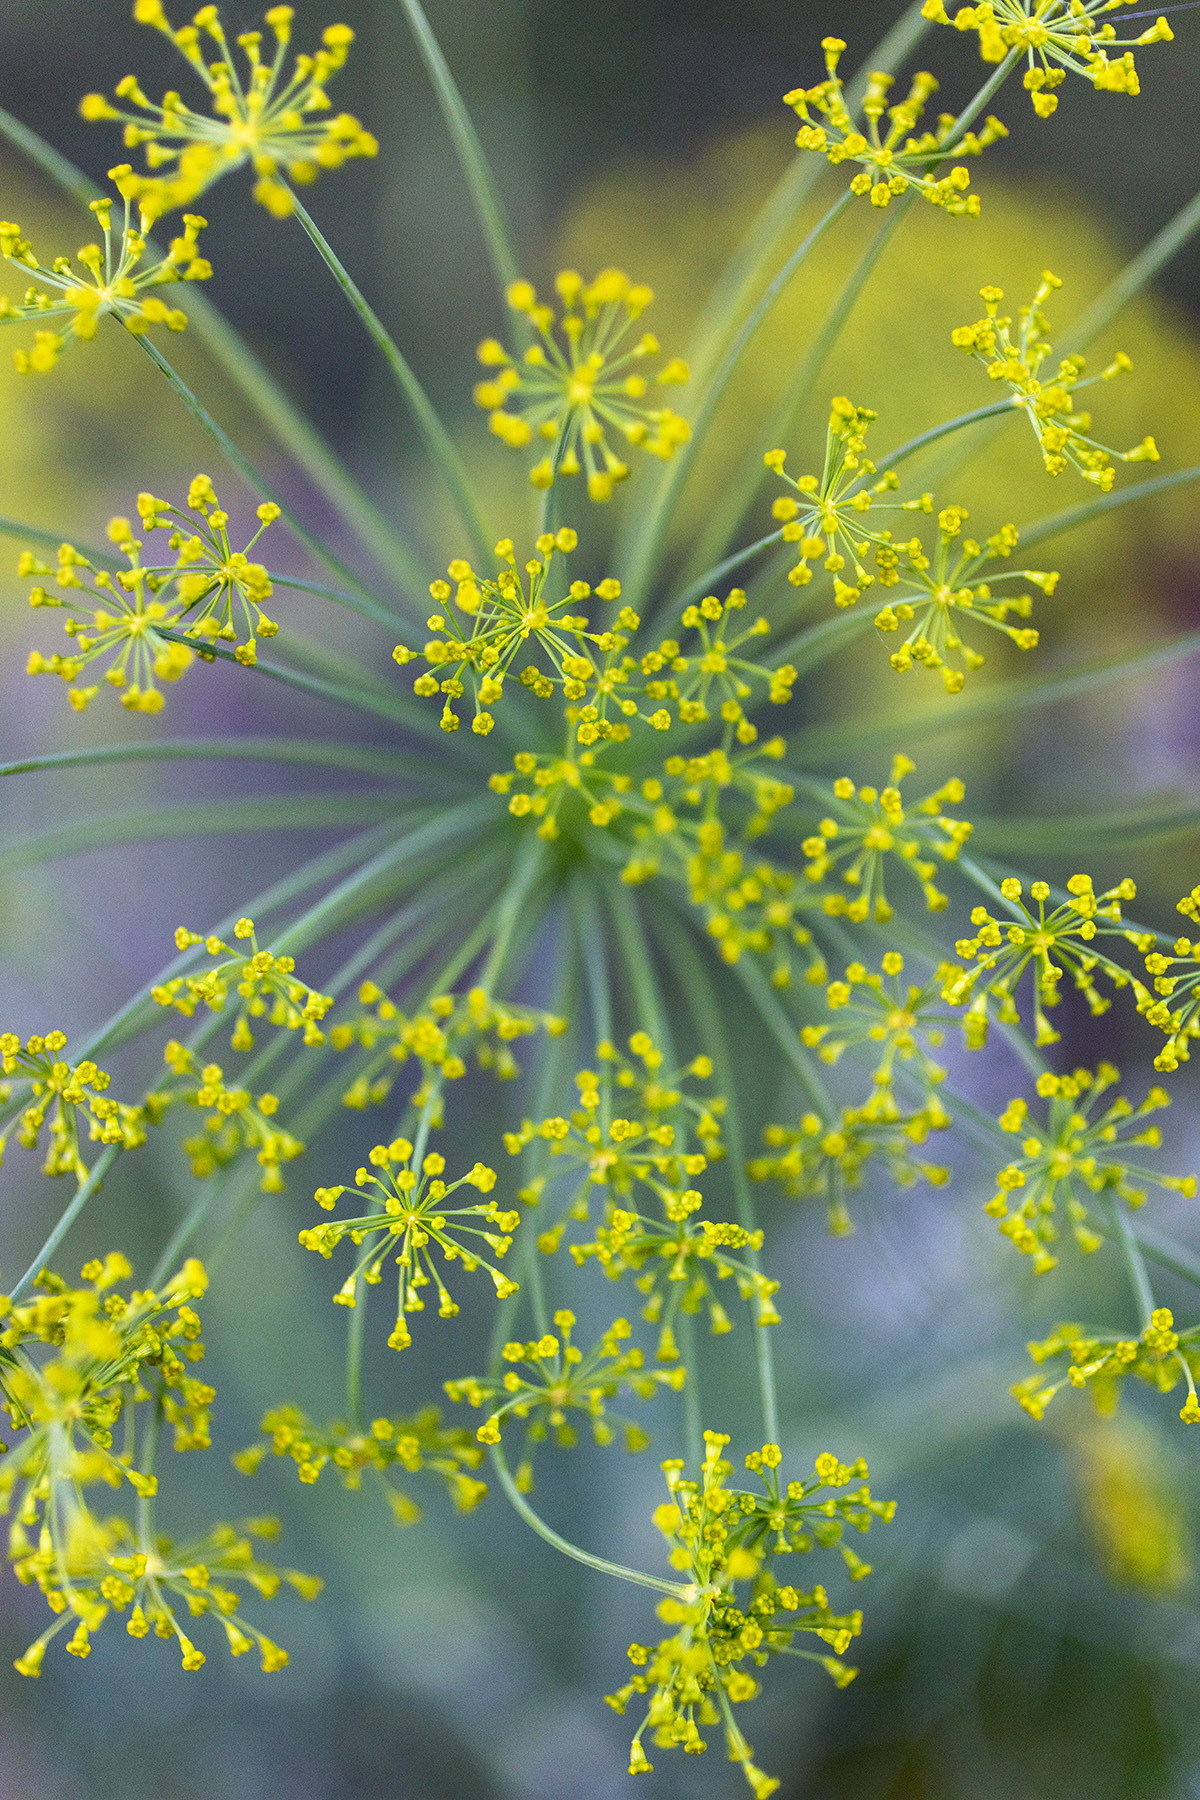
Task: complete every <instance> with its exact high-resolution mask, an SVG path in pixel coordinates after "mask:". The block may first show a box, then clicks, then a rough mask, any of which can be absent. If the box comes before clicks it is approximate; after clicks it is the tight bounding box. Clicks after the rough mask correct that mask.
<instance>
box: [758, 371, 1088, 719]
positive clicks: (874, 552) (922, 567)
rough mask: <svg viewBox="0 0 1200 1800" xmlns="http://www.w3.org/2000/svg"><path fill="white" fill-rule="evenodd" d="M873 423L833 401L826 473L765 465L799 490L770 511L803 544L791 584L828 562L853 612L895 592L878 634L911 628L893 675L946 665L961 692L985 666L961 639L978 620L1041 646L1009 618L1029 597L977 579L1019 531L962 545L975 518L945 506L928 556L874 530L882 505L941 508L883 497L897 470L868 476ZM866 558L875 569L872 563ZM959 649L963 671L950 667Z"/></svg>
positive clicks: (775, 454)
mask: <svg viewBox="0 0 1200 1800" xmlns="http://www.w3.org/2000/svg"><path fill="white" fill-rule="evenodd" d="M875 418H876V414H875V413H873V412H872V411H871V410H870V408H869V407H863V406H855V405H854V403H853V402H852V401H850V400H847V399H845V398H844V397H838V398H837V399H835V400H834V402H833V407H832V410H831V413H830V419H829V425H828V428H827V431H826V443H825V463H824V467H823V469H822V472H821V475H820V476H819V477H818V476H816V475H801V476H795V477H794V476H792V475H789V474H788V472H787V469H786V467H785V464H786V462H787V452H786V451H784V450H768V451H767V453H766V456H765V458H764V460H765V462H766V465H767V467H768V468H769V469H770V470H772V472H773V473H774V474H776V475H777V476H778V477H779V478H780V480H781V481H784V482H786V483H787V485H788V486H789V487H790V488H792V490H793V493H792V494H785V495H782V496H780V498H779V499H777V500H776V501H775V502H774V504H773V506H772V509H771V510H772V515H773V517H774V518H776V519H778V520H780V521H781V530H780V536H781V538H782V539H783V541H784V543H787V544H795V545H796V546H797V549H798V552H799V561H798V562H797V563H796V564H795V566H794V567H793V568H792V569H791V570H790V571H789V573H788V580H789V581H790V582H791V583H792V585H793V586H794V587H806V586H807V585H808V583H809V582H810V581H811V580H812V578H813V565H814V564H815V563H816V562H818V561H820V562H821V563H822V566H823V567H824V568H825V569H826V570H827V571H828V572H829V573H830V574H831V575H832V576H833V598H834V602H835V604H836V605H837V606H839V607H849V606H854V605H855V604H856V602H857V601H859V600H860V599H861V598H862V596H863V595H864V594H865V593H866V592H867V591H868V590H869V589H870V588H873V587H874V586H875V585H876V583H878V584H879V587H880V589H884V590H889V592H888V593H886V594H885V593H881V594H880V596H879V598H878V601H877V610H876V613H875V625H876V628H877V629H878V630H879V631H881V632H884V633H891V632H893V631H896V630H898V629H899V627H900V626H901V625H905V626H907V627H908V630H907V633H906V636H905V638H904V642H903V643H902V645H901V647H900V649H899V650H897V651H895V652H894V653H893V655H892V659H891V661H892V667H893V669H895V670H896V671H897V673H899V674H904V673H906V672H907V671H908V670H909V669H911V668H912V667H913V666H914V664H916V665H918V666H920V667H923V668H927V669H938V670H940V671H941V674H942V680H943V682H944V683H945V686H946V691H947V692H948V693H951V694H957V693H959V692H960V691H961V689H962V686H963V683H964V681H965V679H966V672H967V671H969V670H973V669H978V668H981V667H982V665H983V662H984V658H983V656H982V654H981V653H980V652H979V651H978V650H976V649H975V648H974V647H973V646H970V645H967V644H965V643H964V642H963V637H962V632H963V629H964V627H965V626H966V625H967V624H968V623H969V622H970V621H971V620H972V619H977V620H978V621H979V622H980V623H981V624H985V625H987V626H989V627H990V628H991V629H993V630H997V631H1000V632H1002V633H1003V634H1004V635H1005V636H1007V637H1008V638H1010V639H1011V640H1012V642H1013V643H1014V644H1016V646H1017V648H1018V649H1020V650H1032V649H1033V648H1034V646H1035V645H1036V643H1037V641H1038V634H1037V632H1036V631H1033V630H1031V629H1030V628H1029V627H1027V626H1016V625H1010V624H1009V623H1008V616H1009V614H1010V613H1012V614H1014V615H1015V616H1016V617H1017V618H1020V619H1027V618H1028V617H1029V614H1030V610H1031V601H1030V599H1029V596H1028V595H1027V594H1021V595H1014V596H1005V597H1003V598H995V597H994V596H993V594H992V590H991V586H990V584H989V582H988V581H980V580H979V579H978V577H979V576H980V575H981V574H982V573H988V572H989V570H988V565H989V564H992V563H995V562H998V561H1002V560H1007V559H1009V558H1010V557H1011V555H1012V552H1013V550H1014V549H1015V548H1016V545H1017V542H1018V538H1019V534H1018V532H1017V529H1016V526H1015V525H1004V526H1002V527H1001V528H1000V530H999V531H998V532H995V533H993V535H992V536H991V537H989V538H988V539H987V541H986V542H985V543H984V544H980V543H978V542H977V541H976V540H975V539H974V538H965V539H963V541H962V543H961V545H960V544H959V543H958V540H959V538H960V536H961V533H962V528H963V526H964V525H965V524H966V521H967V517H968V515H967V512H966V509H965V508H964V507H961V506H946V507H943V508H942V510H941V511H940V512H939V513H938V516H937V524H938V536H937V539H936V541H935V543H934V545H933V547H932V549H930V550H927V549H926V548H925V546H924V545H923V544H922V541H921V539H920V537H918V536H913V537H911V538H908V539H904V538H901V537H897V536H896V534H895V533H894V532H892V531H891V530H890V529H876V528H872V527H870V526H868V525H867V523H866V515H867V514H868V513H870V512H872V511H874V512H875V514H876V515H878V512H879V511H880V509H881V508H882V509H883V510H885V511H900V512H907V513H926V514H928V513H931V512H932V511H933V495H932V494H923V495H921V496H920V497H919V498H917V499H914V500H905V501H902V502H888V501H886V500H881V498H880V496H882V495H885V494H888V493H890V492H893V491H894V490H895V489H896V488H897V487H898V486H899V477H898V476H897V475H896V473H895V471H894V470H889V471H886V472H885V473H884V474H883V475H882V476H880V477H879V479H878V480H877V481H874V482H871V481H870V480H869V477H870V476H872V475H874V474H875V472H876V465H875V463H874V462H872V461H871V459H870V458H869V457H868V456H867V455H866V439H867V431H868V429H869V427H870V425H871V424H872V423H873V422H874V420H875ZM868 562H871V563H873V565H874V566H873V568H868V567H867V566H866V564H867V563H868ZM990 578H991V580H1001V581H1014V580H1016V581H1030V582H1032V583H1033V584H1034V585H1035V586H1036V587H1040V588H1041V589H1042V591H1043V592H1044V593H1046V594H1052V593H1053V592H1054V589H1055V587H1056V586H1057V583H1058V576H1057V575H1056V574H1054V573H1053V572H1051V571H1047V570H1043V569H1012V570H1004V571H1002V572H1001V573H1000V574H998V575H991V577H990ZM890 590H898V592H897V593H896V594H895V595H893V594H892V593H891V592H890ZM952 653H956V654H957V655H958V657H959V659H960V660H961V662H962V664H963V665H964V666H963V668H954V667H953V666H952V662H951V656H952Z"/></svg>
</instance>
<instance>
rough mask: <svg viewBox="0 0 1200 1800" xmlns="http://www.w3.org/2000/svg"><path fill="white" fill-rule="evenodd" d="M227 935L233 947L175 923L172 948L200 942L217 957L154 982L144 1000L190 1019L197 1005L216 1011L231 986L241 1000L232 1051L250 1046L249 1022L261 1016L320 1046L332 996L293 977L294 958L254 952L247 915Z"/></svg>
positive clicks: (256, 948)
mask: <svg viewBox="0 0 1200 1800" xmlns="http://www.w3.org/2000/svg"><path fill="white" fill-rule="evenodd" d="M233 935H234V937H235V938H237V939H238V945H233V944H227V943H226V942H225V940H224V939H223V938H219V937H217V936H216V935H215V934H210V935H209V936H207V937H206V936H205V934H204V933H203V932H202V931H189V929H188V928H187V926H186V925H181V926H180V927H179V929H178V930H177V931H176V933H175V947H176V949H177V950H190V949H191V948H192V946H193V945H195V944H203V945H204V948H205V950H206V951H207V952H208V954H209V956H211V957H214V958H216V959H217V960H216V962H215V965H214V967H212V968H211V969H206V970H205V972H204V974H203V975H176V976H174V977H173V978H172V979H171V980H170V981H164V982H162V983H160V984H159V985H158V986H157V987H154V988H152V989H151V990H150V998H151V999H152V1000H154V1001H156V1002H157V1004H158V1005H159V1006H167V1007H171V1008H172V1009H173V1010H174V1011H175V1012H178V1013H182V1014H183V1016H184V1018H185V1019H190V1018H191V1017H192V1016H193V1015H194V1013H195V1011H196V1008H197V1007H198V1006H200V1005H203V1006H206V1007H207V1008H208V1010H209V1011H210V1012H214V1013H219V1012H222V1011H223V1010H224V1007H225V1003H226V1001H227V1000H228V999H229V993H230V989H231V988H232V989H233V990H234V992H235V993H236V994H237V996H238V999H239V1001H240V1002H241V1004H240V1005H239V1006H238V1009H237V1019H236V1022H235V1024H234V1028H233V1034H232V1036H231V1037H230V1040H229V1042H230V1045H231V1047H232V1048H233V1049H234V1050H252V1049H253V1048H254V1043H255V1039H254V1033H253V1031H252V1030H251V1028H250V1020H251V1019H263V1018H265V1019H266V1020H267V1022H268V1023H269V1024H271V1025H274V1026H277V1027H279V1028H280V1029H282V1030H285V1031H299V1032H300V1033H301V1034H302V1036H303V1039H304V1042H305V1044H306V1045H307V1046H309V1047H310V1048H311V1047H313V1046H315V1045H318V1044H323V1043H324V1042H325V1033H324V1032H323V1031H322V1030H321V1020H322V1019H323V1018H324V1017H325V1014H326V1013H327V1012H328V1011H329V1008H330V1007H331V1006H332V1005H333V997H332V995H330V994H318V993H317V991H316V989H315V988H310V987H309V986H308V985H307V983H305V982H303V981H301V980H299V978H298V977H297V975H296V972H295V970H296V959H295V957H294V956H276V955H275V953H274V952H273V951H271V950H260V949H259V945H258V938H257V936H256V934H255V930H254V920H253V919H239V920H238V921H237V923H236V925H235V926H234V928H233ZM247 939H248V940H249V949H247V950H243V949H241V948H240V947H239V946H240V945H241V944H244V943H246V941H247Z"/></svg>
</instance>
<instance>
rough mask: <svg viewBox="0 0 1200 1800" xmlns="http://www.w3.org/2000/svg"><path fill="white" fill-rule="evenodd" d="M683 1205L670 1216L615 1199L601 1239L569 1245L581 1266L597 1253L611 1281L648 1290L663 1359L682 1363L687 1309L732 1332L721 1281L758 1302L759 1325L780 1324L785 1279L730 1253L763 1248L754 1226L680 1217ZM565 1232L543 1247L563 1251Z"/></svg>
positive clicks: (650, 1319) (646, 1311) (719, 1331)
mask: <svg viewBox="0 0 1200 1800" xmlns="http://www.w3.org/2000/svg"><path fill="white" fill-rule="evenodd" d="M697 1204H699V1201H698V1200H697ZM681 1210H682V1209H680V1208H678V1207H677V1208H676V1209H675V1216H674V1217H672V1216H671V1215H670V1214H668V1217H667V1219H666V1220H663V1219H655V1218H647V1217H646V1216H645V1214H643V1213H638V1212H633V1211H631V1210H630V1209H629V1207H628V1206H617V1205H615V1204H612V1203H610V1204H609V1205H608V1206H607V1207H606V1209H605V1222H604V1224H603V1225H601V1226H600V1227H599V1228H598V1229H597V1231H596V1234H595V1236H594V1238H592V1239H591V1240H589V1241H587V1242H584V1243H579V1244H572V1245H571V1247H570V1248H571V1256H572V1258H573V1260H574V1261H575V1263H576V1264H577V1265H578V1266H579V1267H580V1268H583V1266H584V1265H585V1264H586V1263H587V1262H589V1261H590V1260H593V1259H594V1260H595V1262H596V1264H597V1266H598V1267H599V1268H601V1269H602V1270H603V1271H604V1273H605V1275H607V1276H608V1279H609V1280H610V1281H619V1280H620V1279H621V1277H622V1276H623V1275H627V1274H630V1275H632V1276H633V1279H634V1286H635V1287H636V1288H637V1290H638V1292H639V1293H640V1294H642V1295H644V1296H645V1302H644V1304H643V1306H642V1309H641V1312H642V1317H643V1319H645V1320H646V1322H647V1324H650V1325H656V1326H657V1327H658V1344H657V1348H656V1350H655V1356H656V1357H657V1359H658V1361H659V1362H663V1363H673V1362H677V1361H678V1358H679V1345H678V1341H677V1339H676V1335H675V1333H676V1328H677V1326H678V1325H679V1321H680V1315H682V1316H683V1317H684V1318H693V1317H695V1316H696V1315H697V1314H699V1313H701V1312H706V1313H707V1314H708V1325H709V1331H710V1332H711V1334H712V1336H713V1337H724V1335H725V1334H726V1332H729V1331H732V1330H733V1320H732V1319H731V1318H730V1316H729V1312H728V1310H727V1309H726V1307H725V1306H724V1305H723V1304H722V1301H721V1298H720V1295H719V1293H718V1291H717V1287H716V1285H715V1284H716V1283H719V1282H723V1281H730V1280H732V1282H733V1285H734V1287H735V1288H736V1289H737V1292H738V1294H739V1295H740V1297H741V1299H742V1300H743V1301H745V1303H746V1305H747V1306H748V1307H750V1308H751V1311H752V1316H753V1319H754V1323H755V1324H756V1325H778V1324H779V1323H780V1314H779V1310H778V1308H777V1307H776V1305H775V1298H774V1296H775V1295H776V1294H777V1293H778V1292H779V1283H778V1281H774V1280H772V1279H771V1278H770V1277H769V1276H767V1275H764V1274H763V1272H762V1270H761V1269H759V1268H758V1267H756V1266H755V1264H754V1263H752V1262H748V1261H746V1260H745V1259H744V1258H741V1257H738V1256H736V1255H733V1254H731V1252H733V1251H738V1250H746V1249H749V1250H750V1251H752V1252H755V1253H757V1252H758V1251H759V1250H761V1249H762V1242H763V1234H762V1232H761V1231H747V1230H746V1228H745V1226H743V1225H733V1224H730V1223H728V1222H727V1221H725V1220H721V1219H699V1218H696V1217H694V1216H689V1215H688V1214H686V1213H685V1214H683V1216H680V1214H681ZM564 1223H565V1221H564ZM561 1233H562V1226H559V1227H557V1228H556V1229H555V1230H554V1231H552V1232H545V1233H543V1234H542V1236H541V1237H540V1238H539V1239H538V1244H539V1248H541V1249H543V1250H547V1251H552V1250H554V1249H556V1248H557V1246H558V1240H559V1238H560V1237H561ZM726 1298H728V1295H727V1296H726Z"/></svg>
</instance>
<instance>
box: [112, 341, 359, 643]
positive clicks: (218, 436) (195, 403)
mask: <svg viewBox="0 0 1200 1800" xmlns="http://www.w3.org/2000/svg"><path fill="white" fill-rule="evenodd" d="M136 341H137V343H138V345H139V346H140V348H141V349H143V350H144V351H145V353H146V355H147V356H148V357H149V358H150V361H151V362H152V363H153V364H154V366H155V368H156V369H158V370H159V372H160V373H161V374H162V375H163V376H165V377H166V380H167V382H168V384H169V386H170V388H171V391H172V392H173V393H174V394H175V396H176V397H177V399H179V400H181V401H182V402H183V404H184V406H185V407H186V408H187V410H188V412H189V413H190V414H191V415H192V417H193V419H195V421H196V423H197V424H198V425H201V426H203V428H204V430H205V431H207V433H208V434H209V436H210V437H211V438H212V439H213V441H214V443H215V444H216V445H217V446H218V448H219V449H220V451H221V453H222V455H223V456H224V457H225V458H226V460H227V461H228V462H229V463H230V464H231V465H232V467H233V468H235V469H236V470H237V472H238V474H239V475H240V476H241V477H242V480H243V481H244V482H245V483H246V486H247V487H248V488H249V489H250V492H251V493H252V494H257V495H258V497H259V499H260V500H269V501H270V502H271V504H272V505H273V506H277V507H278V508H279V511H280V515H281V517H282V518H284V519H285V520H286V521H287V526H288V530H289V531H290V532H291V534H292V536H293V537H294V538H295V539H296V540H297V542H298V543H301V544H303V545H304V548H305V549H306V550H307V551H308V553H309V555H310V556H313V557H315V558H316V559H317V561H318V562H323V563H324V564H325V567H326V568H327V569H332V570H333V573H334V574H335V575H336V576H337V577H338V580H339V581H341V582H344V584H345V585H346V587H348V588H350V589H352V590H353V591H354V592H355V593H356V594H357V595H358V599H359V607H358V610H359V611H360V612H362V613H363V615H364V616H365V617H366V618H368V619H374V620H375V621H376V623H378V624H382V625H387V626H389V627H392V626H394V625H395V615H394V614H393V613H392V612H390V611H389V609H388V608H387V607H386V606H384V605H383V604H382V602H381V601H380V600H379V599H378V597H377V596H376V595H375V594H374V593H373V592H372V591H371V589H370V588H369V587H368V585H367V583H366V582H365V581H363V580H362V578H361V576H359V575H356V574H355V572H354V570H353V569H352V568H351V567H350V565H349V563H345V562H343V561H342V559H341V557H340V556H337V555H335V554H334V552H333V551H332V550H330V549H329V548H328V546H327V545H326V544H323V543H322V542H321V540H320V538H318V537H316V536H315V535H314V534H313V533H312V532H311V531H310V530H309V529H308V527H307V525H305V524H304V523H303V522H302V521H301V520H300V519H299V518H298V517H297V515H296V513H295V512H294V511H293V510H292V508H291V507H290V506H288V505H287V504H286V502H285V501H283V500H281V499H280V497H279V495H278V494H277V493H276V492H275V490H274V488H273V487H272V486H271V484H270V483H269V482H268V481H265V480H264V479H263V477H262V476H261V475H260V474H259V472H258V470H257V469H256V468H255V467H254V464H253V463H252V462H251V461H250V459H249V457H247V456H245V455H243V453H242V452H241V451H240V450H239V449H238V447H237V445H236V444H235V443H234V441H233V439H232V438H231V437H230V435H229V433H228V432H227V431H226V430H225V429H224V427H223V426H221V425H218V424H217V421H216V420H215V419H214V418H213V416H212V414H211V413H210V412H209V410H208V408H207V407H206V406H205V405H204V404H203V403H202V402H201V401H200V400H198V399H197V397H196V395H195V394H193V392H192V390H191V388H190V387H189V386H188V384H187V382H186V381H185V380H184V379H183V377H182V375H179V374H177V373H176V371H175V370H174V369H173V368H172V366H171V364H170V363H169V362H168V361H167V359H166V357H165V356H164V355H163V353H162V351H161V350H160V349H159V348H158V346H157V344H154V343H152V342H151V341H150V339H149V337H146V336H142V337H139V338H138V339H137V340H136Z"/></svg>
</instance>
